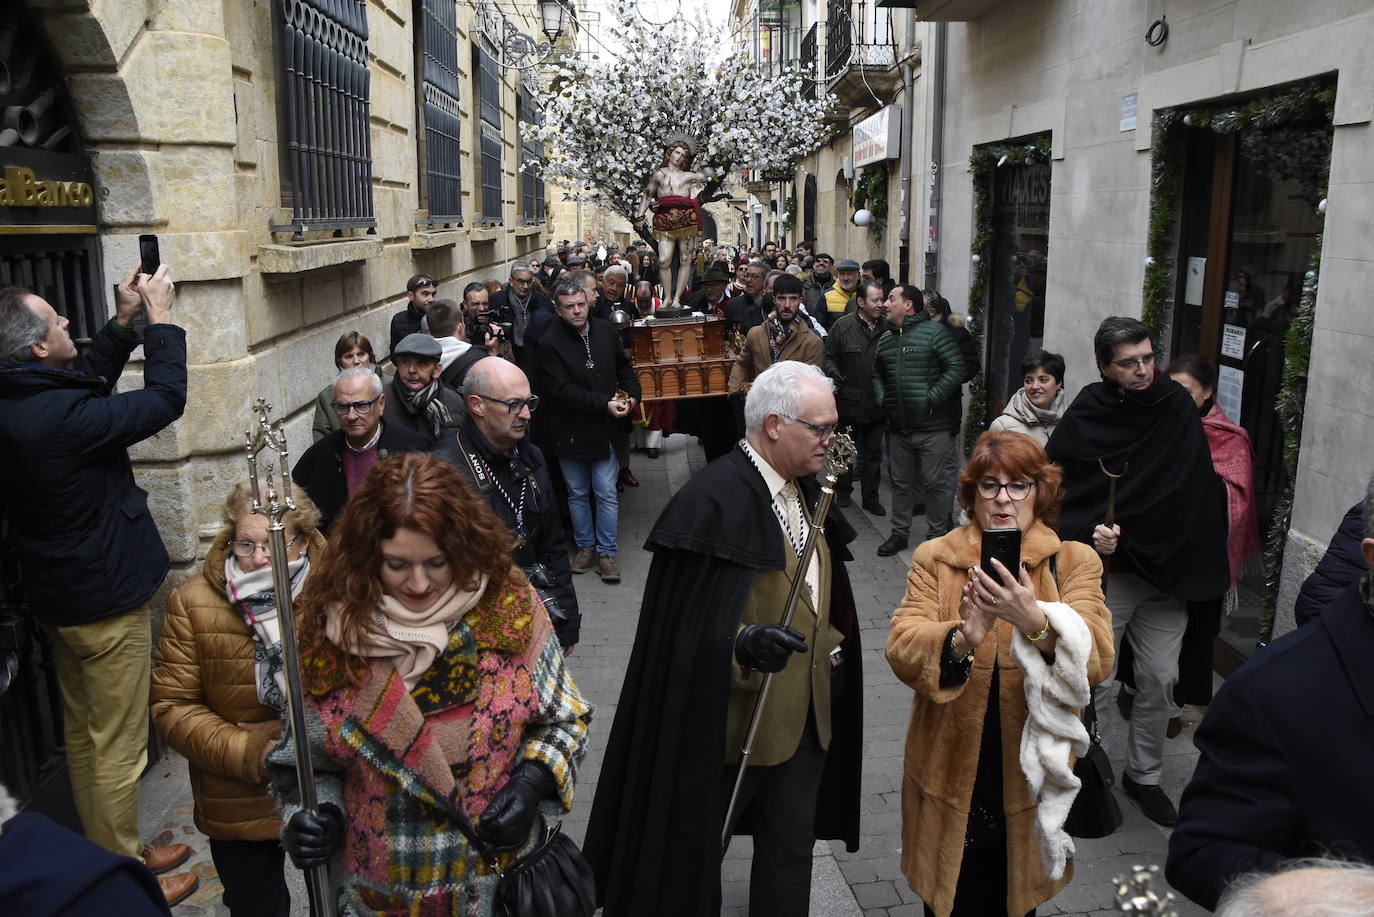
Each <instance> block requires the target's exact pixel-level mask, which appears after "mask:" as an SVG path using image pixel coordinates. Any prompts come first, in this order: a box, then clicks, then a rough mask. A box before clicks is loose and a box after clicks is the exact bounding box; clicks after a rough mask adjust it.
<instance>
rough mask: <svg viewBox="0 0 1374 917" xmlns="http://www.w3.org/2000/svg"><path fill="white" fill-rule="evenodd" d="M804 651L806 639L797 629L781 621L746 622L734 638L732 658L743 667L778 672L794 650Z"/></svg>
mask: <svg viewBox="0 0 1374 917" xmlns="http://www.w3.org/2000/svg"><path fill="white" fill-rule="evenodd" d="M804 652H806V638H805V637H803V636H802V635H801V632H800V631H796V630H793V629H792V628H790V627H783V626H782V625H781V624H769V625H768V626H766V627H760V626H759V625H757V624H746V625H744V629H743V630H742V631H740V632H739V636H738V637H736V638H735V659H737V660H739V664H740V665H742V666H744V667H745V668H746V669H758V670H759V671H760V672H781V671H782V670H783V668H784V667H785V666H786V665H787V660H788V657H790V656H791V655H792V654H793V653H804Z"/></svg>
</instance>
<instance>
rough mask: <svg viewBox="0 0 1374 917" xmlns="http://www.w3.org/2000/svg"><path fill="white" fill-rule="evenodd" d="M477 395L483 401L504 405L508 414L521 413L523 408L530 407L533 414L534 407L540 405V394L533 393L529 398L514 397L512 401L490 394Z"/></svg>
mask: <svg viewBox="0 0 1374 917" xmlns="http://www.w3.org/2000/svg"><path fill="white" fill-rule="evenodd" d="M477 397H478V398H481V399H482V400H483V401H490V402H491V403H492V404H499V405H502V406H504V407H505V409H506V413H507V414H519V413H520V409H521V408H529V409H530V413H531V414H533V413H534V409H535V408H537V407H539V396H538V395H531V396H529V397H528V398H512V399H511V400H510V401H502V400H501V399H500V398H492V397H491V396H490V395H481V394H479V395H478V396H477Z"/></svg>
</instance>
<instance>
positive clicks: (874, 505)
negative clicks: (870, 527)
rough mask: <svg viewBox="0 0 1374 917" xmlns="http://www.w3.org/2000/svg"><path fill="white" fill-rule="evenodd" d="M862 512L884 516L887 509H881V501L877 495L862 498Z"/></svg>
mask: <svg viewBox="0 0 1374 917" xmlns="http://www.w3.org/2000/svg"><path fill="white" fill-rule="evenodd" d="M864 512H866V513H868V514H869V515H870V516H886V515H887V510H885V509H883V504H882V502H881V501H880V500H879V499H878V498H877V497H870V498H868V499H866V500H864Z"/></svg>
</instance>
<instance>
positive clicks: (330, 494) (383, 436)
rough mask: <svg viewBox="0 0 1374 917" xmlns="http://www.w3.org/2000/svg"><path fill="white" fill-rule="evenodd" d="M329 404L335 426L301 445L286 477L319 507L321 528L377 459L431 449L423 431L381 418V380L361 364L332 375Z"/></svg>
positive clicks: (325, 529) (324, 529) (326, 530)
mask: <svg viewBox="0 0 1374 917" xmlns="http://www.w3.org/2000/svg"><path fill="white" fill-rule="evenodd" d="M334 410H335V411H336V412H338V415H339V423H340V425H341V426H340V429H338V430H335V431H334V432H333V433H330V434H329V435H328V436H326V437H324V438H323V439H321V440H319V441H318V442H316V443H315V444H314V445H313V446H311V447H310V448H309V449H306V450H305V454H304V455H302V456H301V457H300V460H299V461H297V462H296V467H295V468H293V469H291V480H292V481H294V482H295V483H296V486H298V487H301V488H303V489H304V490H305V492H306V493H307V494H309V495H310V499H311V500H313V501H314V502H315V505H316V506H318V507H319V509H320V531H322V532H324V533H325V534H329V528H330V526H331V525H333V524H334V520H335V519H336V518H338V516H339V514H340V513H342V512H343V508H344V504H345V503H346V502H348V498H349V495H350V494H352V493H353V492H354V491H355V490H357V489H358V488H359V487H361V486H362V483H363V478H365V477H367V473H368V471H369V470H370V469H371V468H372V466H373V465H375V464H376V463H377V460H378V459H384V458H386V457H387V456H388V455H393V454H396V453H399V452H428V451H429V449H430V442H429V440H427V439H426V438H425V437H423V436H421V435H420V434H418V433H416V432H414V431H412V430H407V429H406V428H405V427H402V426H395V425H392V424H388V423H386V422H385V421H384V420H383V419H382V414H383V413H384V412H385V411H386V395H384V394H383V393H382V380H381V379H380V378H378V376H377V374H376V373H374V372H373V371H372V370H370V369H368V368H366V367H363V366H350V367H349V368H348V369H343V370H340V371H339V374H338V375H337V376H335V377H334Z"/></svg>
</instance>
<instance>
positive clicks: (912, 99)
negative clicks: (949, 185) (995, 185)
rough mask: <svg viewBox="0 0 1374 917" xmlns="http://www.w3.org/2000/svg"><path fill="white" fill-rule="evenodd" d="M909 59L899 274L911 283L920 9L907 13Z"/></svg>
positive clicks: (905, 67) (905, 88)
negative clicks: (914, 59)
mask: <svg viewBox="0 0 1374 917" xmlns="http://www.w3.org/2000/svg"><path fill="white" fill-rule="evenodd" d="M903 47H904V48H905V50H906V53H907V60H905V61H903V62H902V99H903V102H904V103H905V108H906V111H905V112H903V114H902V156H901V160H900V163H899V170H900V171H901V174H902V180H901V199H900V203H899V204H898V207H897V212H898V224H897V225H898V229H897V277H898V279H899V280H900V281H901V282H902V283H906V282H907V278H908V277H909V276H910V274H911V170H912V168H913V167H914V166H915V164H916V157H914V156H912V155H911V145H912V143H913V140H914V138H915V136H916V131H915V130H914V126H913V124H912V122H913V121H914V120H915V118H916V73H915V68H913V67H912V66H911V60H910V55H911V52H912V51H913V50H914V49H915V47H916V11H915V10H908V11H907V16H906V42H905V44H904V46H903Z"/></svg>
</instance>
